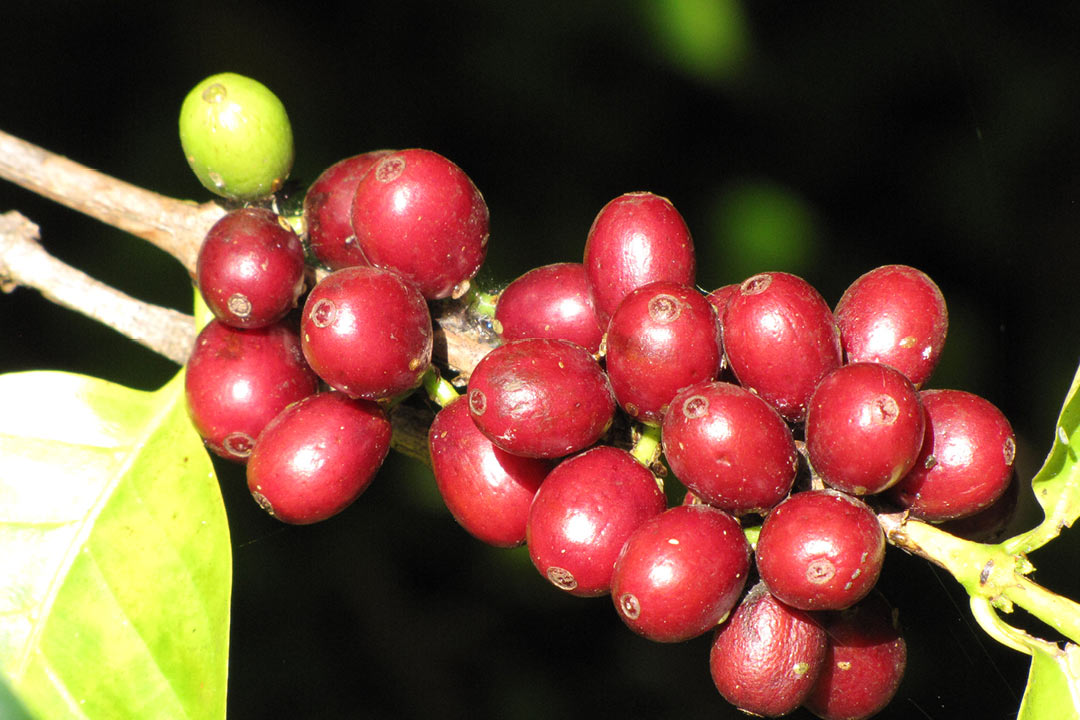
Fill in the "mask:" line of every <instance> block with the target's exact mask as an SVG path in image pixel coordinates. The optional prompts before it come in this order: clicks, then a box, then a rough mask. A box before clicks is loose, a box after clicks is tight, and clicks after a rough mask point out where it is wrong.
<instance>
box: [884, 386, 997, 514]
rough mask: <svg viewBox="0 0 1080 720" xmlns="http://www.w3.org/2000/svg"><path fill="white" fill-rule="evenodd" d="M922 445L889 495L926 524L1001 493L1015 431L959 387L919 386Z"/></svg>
mask: <svg viewBox="0 0 1080 720" xmlns="http://www.w3.org/2000/svg"><path fill="white" fill-rule="evenodd" d="M919 397H920V398H921V400H922V403H923V409H924V411H925V412H926V431H925V434H924V436H923V444H922V449H921V451H920V452H919V457H918V458H917V459H916V460H915V466H914V468H912V470H911V472H909V473H908V474H907V475H905V476H904V477H903V478H902V479H901V480H900V482H898V483H897V484H896V485H895V486H893V488H892V489H891V490H889V494H888V497H889V499H890V500H892V501H893V502H895V503H897V504H898V505H900V506H901V507H903V508H905V509H907V510H909V511H910V512H911V514H912V515H914V516H915V517H917V518H921V519H923V520H929V521H931V522H940V521H942V520H951V519H954V518H961V517H966V516H968V515H973V514H975V513H977V512H979V511H980V510H982V509H983V508H986V507H989V506H990V505H991V504H992V503H993V502H994V501H995V500H997V499H998V498H999V497H1001V496H1002V495H1003V494H1004V493H1005V489H1006V488H1007V487H1008V486H1009V481H1010V480H1011V478H1012V475H1013V461H1014V460H1015V458H1016V435H1015V434H1013V430H1012V426H1011V425H1010V424H1009V421H1008V420H1007V419H1006V418H1005V416H1004V415H1003V414H1002V413H1001V411H1000V410H998V408H997V407H995V406H994V405H993V403H991V402H990V401H988V400H986V399H984V398H981V397H979V396H978V395H974V394H972V393H969V392H965V391H963V390H923V391H922V392H921V393H919Z"/></svg>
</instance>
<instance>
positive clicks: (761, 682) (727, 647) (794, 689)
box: [709, 582, 827, 717]
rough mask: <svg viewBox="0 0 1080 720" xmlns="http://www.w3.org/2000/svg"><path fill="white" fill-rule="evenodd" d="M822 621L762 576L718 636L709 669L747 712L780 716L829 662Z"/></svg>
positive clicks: (804, 693)
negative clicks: (781, 596) (787, 600)
mask: <svg viewBox="0 0 1080 720" xmlns="http://www.w3.org/2000/svg"><path fill="white" fill-rule="evenodd" d="M826 645H827V640H826V636H825V629H824V628H823V627H822V626H821V624H820V623H819V622H818V621H817V619H815V618H814V617H812V616H811V615H809V614H808V613H806V612H803V611H802V610H796V609H795V608H793V607H790V606H789V605H785V604H784V603H782V602H780V601H779V600H777V599H776V598H775V597H773V595H772V594H771V593H770V592H769V591H768V589H767V588H766V587H765V584H764V583H761V582H759V583H758V584H757V585H755V586H754V587H753V588H751V589H750V592H748V593H747V594H746V597H744V598H743V600H742V602H741V603H739V606H738V607H737V608H735V612H734V613H733V614H732V616H731V618H730V619H728V621H727V622H725V623H724V624H723V625H721V626H720V629H719V630H718V631H717V632H716V636H715V637H714V638H713V644H712V649H711V650H710V652H709V670H710V671H711V673H712V678H713V683H714V684H715V685H716V689H717V690H719V691H720V694H721V695H723V696H724V699H725V700H727V701H728V702H729V703H731V704H732V705H734V706H735V707H737V708H739V709H740V710H742V711H743V712H745V713H750V714H752V715H760V716H762V717H780V716H781V715H787V714H788V713H790V712H793V711H795V710H796V709H797V708H798V707H799V706H800V705H802V703H803V701H804V700H805V699H806V697H807V696H808V695H809V694H810V691H811V690H812V689H813V687H814V683H815V682H816V681H817V678H818V676H819V675H820V674H821V669H822V667H823V666H824V663H825V650H826Z"/></svg>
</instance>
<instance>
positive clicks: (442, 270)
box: [351, 148, 488, 300]
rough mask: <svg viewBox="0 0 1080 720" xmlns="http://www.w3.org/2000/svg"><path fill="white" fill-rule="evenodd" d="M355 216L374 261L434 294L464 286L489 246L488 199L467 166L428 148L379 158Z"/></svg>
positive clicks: (361, 187)
mask: <svg viewBox="0 0 1080 720" xmlns="http://www.w3.org/2000/svg"><path fill="white" fill-rule="evenodd" d="M351 216H352V226H353V232H354V233H355V234H356V241H357V242H358V243H359V244H360V247H361V248H363V251H364V256H365V257H366V258H367V259H368V262H370V263H371V264H372V265H375V266H377V267H383V268H390V269H393V270H396V271H397V272H399V273H401V274H402V275H404V276H405V277H407V278H408V279H409V280H411V281H412V282H414V283H416V285H417V287H419V288H420V292H422V293H423V294H424V297H426V298H428V299H429V300H438V299H439V298H445V297H450V296H451V295H452V294H454V292H455V291H456V290H458V291H459V290H460V289H461V286H462V284H463V283H464V282H465V281H467V280H469V279H470V278H472V277H473V276H474V275H476V272H477V270H479V269H480V266H481V265H482V264H483V262H484V257H485V255H486V254H487V242H488V207H487V203H485V202H484V198H483V196H482V195H481V194H480V191H479V190H477V189H476V186H475V185H473V183H472V180H470V179H469V176H468V175H466V174H465V173H464V172H463V171H462V170H461V168H459V167H458V166H457V165H455V164H454V163H452V162H450V161H449V160H447V159H446V158H445V157H443V156H442V155H439V154H438V153H435V152H432V151H430V150H422V149H417V148H414V149H410V150H399V151H397V152H393V153H390V154H388V155H385V156H383V157H381V158H379V160H378V162H376V163H375V166H374V167H372V168H371V170H370V171H369V172H367V173H366V174H365V175H364V176H363V177H362V178H361V179H360V182H359V183H357V186H356V194H355V196H354V197H353V204H352V211H351Z"/></svg>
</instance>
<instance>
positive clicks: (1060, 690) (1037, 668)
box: [1016, 642, 1080, 720]
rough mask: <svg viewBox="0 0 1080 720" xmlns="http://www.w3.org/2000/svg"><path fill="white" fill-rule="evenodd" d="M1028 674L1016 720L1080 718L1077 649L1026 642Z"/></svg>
mask: <svg viewBox="0 0 1080 720" xmlns="http://www.w3.org/2000/svg"><path fill="white" fill-rule="evenodd" d="M1029 647H1030V648H1031V651H1032V652H1031V671H1030V672H1029V673H1028V681H1027V688H1026V689H1025V690H1024V700H1023V702H1021V704H1020V712H1019V714H1017V716H1016V718H1017V720H1077V718H1080V647H1077V646H1076V645H1073V644H1072V643H1068V644H1066V645H1065V648H1064V649H1061V648H1059V647H1058V646H1057V645H1054V644H1052V643H1048V642H1032V643H1029Z"/></svg>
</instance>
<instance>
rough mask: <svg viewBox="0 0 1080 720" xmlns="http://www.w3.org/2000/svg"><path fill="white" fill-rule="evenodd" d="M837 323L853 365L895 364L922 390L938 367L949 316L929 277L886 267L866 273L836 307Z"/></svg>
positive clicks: (906, 268)
mask: <svg viewBox="0 0 1080 720" xmlns="http://www.w3.org/2000/svg"><path fill="white" fill-rule="evenodd" d="M836 322H837V324H838V325H839V326H840V338H841V342H842V343H843V346H844V352H845V353H846V355H847V361H848V362H879V363H884V364H886V365H891V366H893V367H894V368H896V369H897V370H899V371H900V372H902V373H903V374H904V375H906V376H907V378H908V380H910V381H911V382H912V384H913V385H915V387H916V388H918V387H921V386H922V385H923V383H925V382H926V380H927V379H928V378H929V377H930V374H931V373H933V371H934V368H935V367H936V366H937V362H938V358H939V357H940V356H941V350H942V348H943V347H944V346H945V335H946V334H947V332H948V330H949V312H948V310H947V309H946V307H945V297H944V296H943V295H942V294H941V290H940V289H939V288H938V286H937V285H936V284H935V283H934V281H933V280H931V279H930V278H929V277H927V276H926V274H925V273H923V272H921V271H919V270H916V269H915V268H913V267H908V266H907V265H885V266H882V267H879V268H875V269H874V270H871V271H870V272H868V273H866V274H865V275H862V276H861V277H859V279H857V280H856V281H855V282H853V283H852V284H851V286H850V287H848V289H847V290H845V291H844V294H843V296H842V297H841V298H840V302H838V303H837V304H836Z"/></svg>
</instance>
